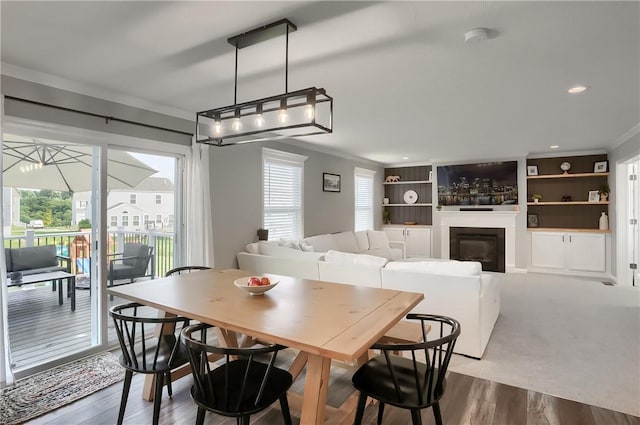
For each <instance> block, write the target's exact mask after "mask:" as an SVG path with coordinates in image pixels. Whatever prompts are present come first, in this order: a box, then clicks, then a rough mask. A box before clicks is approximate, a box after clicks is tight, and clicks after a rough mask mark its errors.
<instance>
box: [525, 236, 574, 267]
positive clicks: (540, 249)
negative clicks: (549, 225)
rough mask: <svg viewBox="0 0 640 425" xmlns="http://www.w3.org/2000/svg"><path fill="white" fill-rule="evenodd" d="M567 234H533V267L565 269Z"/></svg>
mask: <svg viewBox="0 0 640 425" xmlns="http://www.w3.org/2000/svg"><path fill="white" fill-rule="evenodd" d="M565 238H566V236H565V234H564V233H556V232H532V233H531V265H532V266H533V267H545V268H552V269H564V268H565Z"/></svg>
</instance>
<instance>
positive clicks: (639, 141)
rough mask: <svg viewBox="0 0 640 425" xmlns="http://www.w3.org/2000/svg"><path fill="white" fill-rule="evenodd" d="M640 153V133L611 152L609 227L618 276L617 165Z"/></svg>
mask: <svg viewBox="0 0 640 425" xmlns="http://www.w3.org/2000/svg"><path fill="white" fill-rule="evenodd" d="M637 155H640V133H636V134H635V135H634V136H632V137H631V138H630V139H629V140H627V141H626V142H624V143H623V144H621V145H620V146H618V147H617V148H616V149H614V150H613V151H611V152H609V172H610V174H609V186H610V187H611V194H610V196H609V229H611V230H612V232H611V273H612V274H613V275H614V276H617V266H618V264H617V263H618V260H617V258H618V255H617V253H618V249H617V248H618V240H617V237H616V231H615V230H616V225H617V221H618V220H617V211H616V204H617V202H616V199H617V197H618V195H617V193H616V192H617V188H616V181H617V178H618V177H617V168H618V167H617V165H618V164H619V163H622V162H625V161H627V160H629V159H631V158H633V157H634V156H637Z"/></svg>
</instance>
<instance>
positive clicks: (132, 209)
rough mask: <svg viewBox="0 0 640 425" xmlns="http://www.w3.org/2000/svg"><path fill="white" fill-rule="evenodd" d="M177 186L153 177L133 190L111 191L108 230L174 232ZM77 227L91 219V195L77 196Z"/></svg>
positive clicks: (78, 194)
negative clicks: (175, 188) (80, 222)
mask: <svg viewBox="0 0 640 425" xmlns="http://www.w3.org/2000/svg"><path fill="white" fill-rule="evenodd" d="M174 200H175V194H174V186H173V183H172V182H171V180H169V179H167V178H164V177H149V178H147V179H145V180H143V181H142V182H141V183H140V184H139V185H138V186H136V187H135V188H132V189H111V190H109V194H108V195H107V228H108V229H109V230H116V229H118V228H123V229H124V230H129V231H143V230H148V229H157V230H164V231H172V230H173V228H174V214H175V212H174V209H175V205H174ZM72 210H73V213H72V217H73V224H77V223H78V222H79V221H80V220H82V219H84V218H89V219H91V202H90V192H78V193H74V195H73V209H72Z"/></svg>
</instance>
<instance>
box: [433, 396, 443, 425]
mask: <svg viewBox="0 0 640 425" xmlns="http://www.w3.org/2000/svg"><path fill="white" fill-rule="evenodd" d="M431 407H432V408H433V416H434V418H435V419H436V425H442V414H441V413H440V403H439V402H437V401H436V402H435V403H433V406H431Z"/></svg>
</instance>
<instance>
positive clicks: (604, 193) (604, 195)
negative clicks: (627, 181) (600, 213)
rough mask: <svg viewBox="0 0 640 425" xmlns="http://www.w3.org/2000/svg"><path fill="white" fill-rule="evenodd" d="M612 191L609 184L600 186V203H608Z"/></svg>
mask: <svg viewBox="0 0 640 425" xmlns="http://www.w3.org/2000/svg"><path fill="white" fill-rule="evenodd" d="M610 191H611V189H609V185H608V184H607V183H605V184H603V185H602V186H600V188H599V189H598V193H599V194H600V201H601V202H602V201H608V200H609V192H610Z"/></svg>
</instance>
